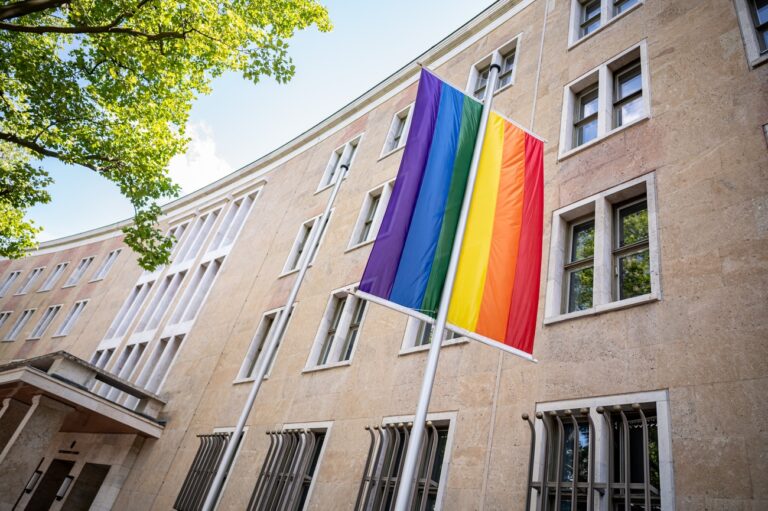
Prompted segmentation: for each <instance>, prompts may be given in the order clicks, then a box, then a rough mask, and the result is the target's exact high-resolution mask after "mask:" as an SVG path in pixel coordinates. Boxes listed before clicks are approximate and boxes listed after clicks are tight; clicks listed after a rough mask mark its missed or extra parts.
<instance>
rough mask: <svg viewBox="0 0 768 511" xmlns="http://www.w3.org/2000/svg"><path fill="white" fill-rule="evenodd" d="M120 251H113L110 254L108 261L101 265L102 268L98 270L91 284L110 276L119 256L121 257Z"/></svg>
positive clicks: (105, 260)
mask: <svg viewBox="0 0 768 511" xmlns="http://www.w3.org/2000/svg"><path fill="white" fill-rule="evenodd" d="M120 250H121V249H119V248H118V249H117V250H113V251H112V252H110V253H109V255H108V256H107V258H106V259H104V262H103V263H101V266H100V267H99V269H98V270H96V273H95V274H94V276H93V278H92V279H91V282H95V281H97V280H103V279H105V278H106V277H107V274H109V270H111V269H112V265H113V264H115V261H116V260H117V256H119V255H120Z"/></svg>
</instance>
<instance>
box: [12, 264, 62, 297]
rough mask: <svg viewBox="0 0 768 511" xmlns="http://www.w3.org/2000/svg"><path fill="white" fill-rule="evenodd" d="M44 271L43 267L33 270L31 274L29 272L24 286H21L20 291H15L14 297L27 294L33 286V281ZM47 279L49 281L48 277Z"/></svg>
mask: <svg viewBox="0 0 768 511" xmlns="http://www.w3.org/2000/svg"><path fill="white" fill-rule="evenodd" d="M57 268H58V267H57ZM44 271H45V266H41V267H39V268H34V269H33V270H32V271H31V272H29V275H27V280H25V281H24V284H23V285H22V286H21V289H19V290H18V291H16V295H24V294H27V292H29V290H30V288H31V287H32V286H33V285H34V283H35V281H36V280H37V279H38V277H40V275H42V274H43V272H44ZM54 273H55V270H54ZM48 278H49V279H50V277H48Z"/></svg>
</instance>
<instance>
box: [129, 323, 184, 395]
mask: <svg viewBox="0 0 768 511" xmlns="http://www.w3.org/2000/svg"><path fill="white" fill-rule="evenodd" d="M183 341H184V336H183V335H176V336H173V337H165V338H163V339H160V341H158V343H157V345H156V346H155V349H154V351H153V352H152V355H150V357H149V360H147V363H146V364H145V365H144V368H143V369H142V371H141V374H140V375H139V377H138V378H137V379H136V385H139V386H141V387H144V388H145V389H147V390H148V391H150V392H154V393H157V392H158V391H159V390H160V388H161V387H162V385H163V382H164V381H165V376H166V375H167V374H168V371H169V370H170V368H171V364H172V363H173V361H174V360H175V359H176V354H177V353H178V352H179V349H180V348H181V343H182V342H183ZM131 399H132V400H133V401H135V403H130V402H126V406H128V407H132V406H134V404H136V403H138V400H136V399H135V398H131Z"/></svg>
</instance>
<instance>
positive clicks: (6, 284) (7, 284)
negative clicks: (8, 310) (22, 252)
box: [0, 270, 21, 298]
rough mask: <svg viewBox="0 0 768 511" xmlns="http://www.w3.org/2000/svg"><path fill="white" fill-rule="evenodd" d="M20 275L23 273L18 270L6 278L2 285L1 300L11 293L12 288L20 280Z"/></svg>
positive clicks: (0, 288)
mask: <svg viewBox="0 0 768 511" xmlns="http://www.w3.org/2000/svg"><path fill="white" fill-rule="evenodd" d="M19 275H21V271H19V270H16V271H12V272H11V273H9V274H8V276H7V277H5V280H4V281H3V283H2V285H0V298H2V297H4V296H5V294H6V293H7V292H8V291H10V289H11V287H12V286H13V284H14V283H15V282H16V279H18V278H19Z"/></svg>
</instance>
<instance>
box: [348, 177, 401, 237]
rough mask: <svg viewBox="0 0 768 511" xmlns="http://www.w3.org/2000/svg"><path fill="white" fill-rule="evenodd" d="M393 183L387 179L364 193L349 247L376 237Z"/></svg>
mask: <svg viewBox="0 0 768 511" xmlns="http://www.w3.org/2000/svg"><path fill="white" fill-rule="evenodd" d="M394 185H395V182H394V181H389V182H388V183H384V184H383V185H381V186H378V187H376V188H374V189H373V190H371V191H369V192H368V193H367V194H366V195H365V199H364V200H363V207H362V208H360V214H359V215H358V216H357V222H356V223H355V228H354V229H353V230H352V239H351V240H350V243H349V246H350V248H352V247H355V246H357V245H361V244H363V243H367V242H369V241H373V240H375V239H376V235H377V234H378V232H379V226H380V225H381V220H382V219H383V218H384V212H385V211H386V210H387V204H389V198H390V196H391V195H392V190H393V188H394Z"/></svg>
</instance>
